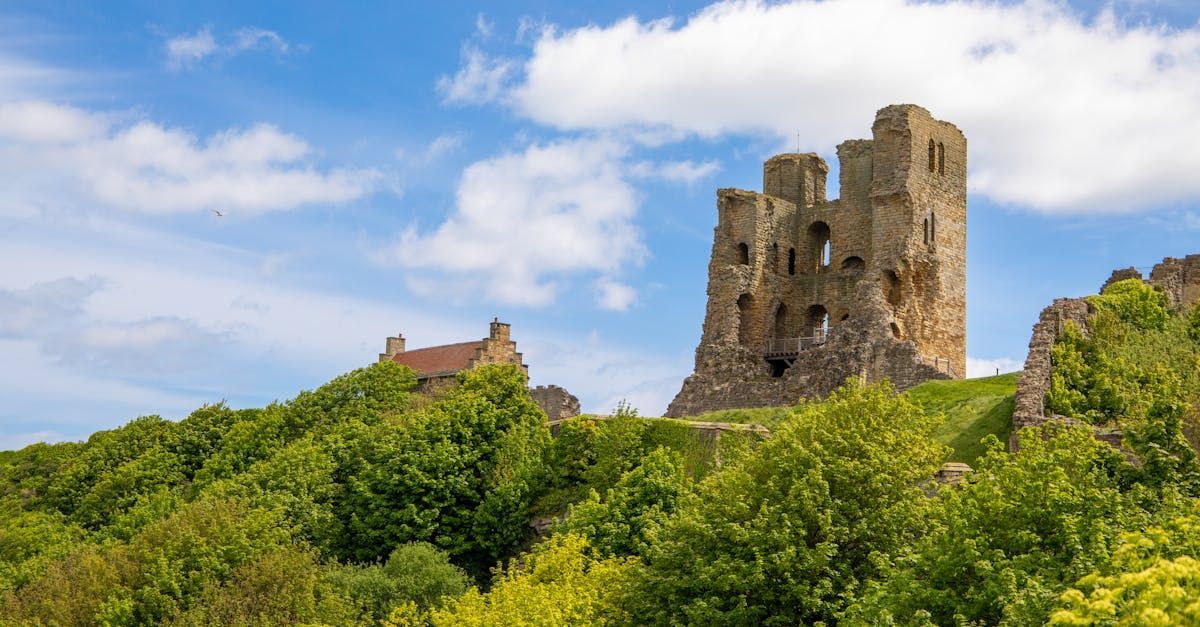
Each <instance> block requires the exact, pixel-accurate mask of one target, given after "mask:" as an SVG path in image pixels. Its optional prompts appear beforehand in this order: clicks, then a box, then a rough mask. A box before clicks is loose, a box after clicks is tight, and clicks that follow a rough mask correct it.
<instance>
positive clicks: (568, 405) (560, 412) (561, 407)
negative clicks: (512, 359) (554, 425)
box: [529, 385, 579, 422]
mask: <svg viewBox="0 0 1200 627" xmlns="http://www.w3.org/2000/svg"><path fill="white" fill-rule="evenodd" d="M529 395H530V396H532V397H533V402H535V403H537V405H538V407H541V408H542V411H544V412H546V419H547V420H549V421H551V422H553V421H555V420H562V419H564V418H571V417H573V416H578V415H579V399H578V398H575V395H574V394H571V393H570V392H568V391H566V390H565V389H563V388H561V387H559V386H557V385H539V386H537V387H535V388H532V389H530V390H529Z"/></svg>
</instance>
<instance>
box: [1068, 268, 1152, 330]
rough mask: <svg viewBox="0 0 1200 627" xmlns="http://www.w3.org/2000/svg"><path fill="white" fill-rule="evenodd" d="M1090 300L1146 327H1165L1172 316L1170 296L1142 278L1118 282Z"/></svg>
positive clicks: (1140, 327) (1134, 323)
mask: <svg viewBox="0 0 1200 627" xmlns="http://www.w3.org/2000/svg"><path fill="white" fill-rule="evenodd" d="M1088 302H1090V303H1091V304H1092V306H1094V307H1095V308H1096V309H1097V310H1098V311H1109V312H1112V313H1113V314H1115V315H1116V316H1117V318H1119V319H1120V320H1121V321H1123V322H1125V323H1127V324H1130V325H1133V326H1135V327H1137V328H1139V329H1142V330H1151V329H1161V328H1163V325H1164V324H1166V322H1167V319H1168V318H1169V317H1170V316H1171V310H1170V308H1169V306H1168V303H1167V295H1166V294H1164V293H1162V292H1161V291H1160V290H1157V289H1155V288H1154V287H1153V286H1151V285H1149V284H1148V283H1146V282H1144V281H1142V280H1141V279H1125V280H1123V281H1117V282H1116V283H1113V284H1112V285H1109V286H1108V287H1106V288H1104V290H1103V291H1102V292H1100V294H1098V295H1096V296H1091V297H1089V298H1088Z"/></svg>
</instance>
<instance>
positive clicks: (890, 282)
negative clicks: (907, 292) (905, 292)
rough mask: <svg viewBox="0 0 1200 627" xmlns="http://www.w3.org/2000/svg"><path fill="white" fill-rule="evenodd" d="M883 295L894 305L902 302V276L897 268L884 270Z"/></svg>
mask: <svg viewBox="0 0 1200 627" xmlns="http://www.w3.org/2000/svg"><path fill="white" fill-rule="evenodd" d="M883 296H884V298H886V299H887V302H888V304H889V305H891V306H892V307H895V306H897V305H899V304H900V277H899V276H898V275H897V274H896V271H895V270H884V271H883Z"/></svg>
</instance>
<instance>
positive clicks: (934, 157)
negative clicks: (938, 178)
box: [929, 137, 937, 172]
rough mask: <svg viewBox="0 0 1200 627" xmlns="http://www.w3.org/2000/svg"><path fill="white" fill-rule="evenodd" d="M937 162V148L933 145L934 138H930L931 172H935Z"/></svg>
mask: <svg viewBox="0 0 1200 627" xmlns="http://www.w3.org/2000/svg"><path fill="white" fill-rule="evenodd" d="M936 161H937V146H936V145H935V144H934V143H933V138H932V137H930V138H929V171H930V172H933V168H934V165H935V163H936Z"/></svg>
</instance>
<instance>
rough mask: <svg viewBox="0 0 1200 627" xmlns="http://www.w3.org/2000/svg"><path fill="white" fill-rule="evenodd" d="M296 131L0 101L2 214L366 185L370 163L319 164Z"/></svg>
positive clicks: (326, 194)
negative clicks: (200, 134) (209, 127)
mask: <svg viewBox="0 0 1200 627" xmlns="http://www.w3.org/2000/svg"><path fill="white" fill-rule="evenodd" d="M313 152H314V151H313V148H312V147H311V146H310V145H309V144H308V143H307V142H305V141H304V140H303V139H301V138H299V137H297V136H296V135H292V134H290V133H285V132H283V131H281V130H279V129H278V128H276V127H274V126H271V125H269V124H259V125H256V126H252V127H250V128H246V129H239V128H231V129H228V130H225V131H222V132H219V133H215V134H213V135H211V136H209V137H208V138H206V139H199V138H197V137H196V136H194V135H192V134H191V133H190V132H188V131H186V130H184V129H181V128H173V127H168V126H164V125H162V124H158V123H155V122H152V121H146V120H139V121H135V122H133V123H121V121H120V119H119V118H117V117H116V116H112V115H107V114H101V113H95V112H92V111H88V110H84V109H80V108H76V107H71V106H66V105H59V104H52V103H48V102H43V101H22V102H10V103H0V172H2V173H0V182H2V183H3V185H0V200H2V201H4V202H3V206H0V214H3V213H8V214H9V215H12V214H14V213H16V214H22V215H28V214H30V213H35V212H37V211H42V210H45V209H48V208H51V209H53V210H56V211H62V210H69V209H71V208H73V207H75V208H78V207H83V206H92V205H95V204H97V203H99V204H100V205H103V206H106V207H111V208H114V209H118V210H123V211H133V212H140V213H158V214H164V213H180V212H189V211H207V210H210V209H218V210H221V211H223V212H224V211H230V210H232V211H234V212H238V211H240V212H244V213H261V212H265V211H278V210H284V209H293V208H296V207H301V206H305V205H311V204H314V203H329V204H338V203H344V202H349V201H352V200H356V199H358V198H361V197H363V196H365V195H367V194H370V193H372V192H374V191H375V190H377V189H378V188H379V187H380V184H381V182H382V179H383V175H382V174H381V173H380V172H379V171H377V170H375V169H371V168H363V169H346V168H334V169H329V170H321V169H319V168H318V167H316V166H315V165H314V164H313V163H312V161H311V159H310V157H311V156H312V153H313Z"/></svg>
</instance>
